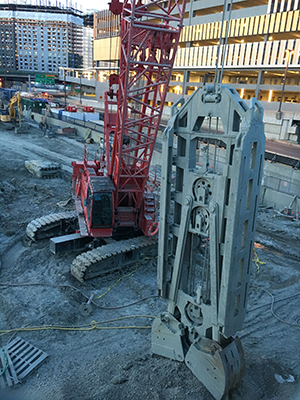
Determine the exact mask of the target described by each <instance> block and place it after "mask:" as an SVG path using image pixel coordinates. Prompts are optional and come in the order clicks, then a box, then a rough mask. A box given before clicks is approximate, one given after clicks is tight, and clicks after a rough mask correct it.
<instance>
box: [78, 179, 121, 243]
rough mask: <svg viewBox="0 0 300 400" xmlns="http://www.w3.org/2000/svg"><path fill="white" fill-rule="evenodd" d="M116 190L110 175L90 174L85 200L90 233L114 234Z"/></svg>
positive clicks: (85, 212) (96, 235)
mask: <svg viewBox="0 0 300 400" xmlns="http://www.w3.org/2000/svg"><path fill="white" fill-rule="evenodd" d="M114 190H115V187H114V185H113V183H112V181H111V180H110V179H109V178H108V177H104V176H90V179H89V182H88V186H87V192H86V197H85V198H84V200H83V211H84V214H85V216H86V222H87V224H86V225H87V230H88V233H89V234H90V235H91V236H93V237H105V236H108V235H111V234H112V227H113V222H114V218H113V216H114V213H113V210H114V204H113V203H114V201H113V198H114V196H113V191H114Z"/></svg>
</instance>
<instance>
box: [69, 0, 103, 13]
mask: <svg viewBox="0 0 300 400" xmlns="http://www.w3.org/2000/svg"><path fill="white" fill-rule="evenodd" d="M73 1H76V0H73ZM110 1H111V0H85V1H82V2H81V4H82V10H85V9H86V10H88V9H95V10H98V11H101V10H107V9H108V2H110ZM78 4H80V0H79V2H78Z"/></svg>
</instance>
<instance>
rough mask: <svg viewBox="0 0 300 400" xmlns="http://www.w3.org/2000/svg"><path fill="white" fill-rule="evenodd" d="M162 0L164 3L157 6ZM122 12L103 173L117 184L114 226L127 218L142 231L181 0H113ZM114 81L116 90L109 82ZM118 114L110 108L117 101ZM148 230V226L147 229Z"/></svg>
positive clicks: (150, 208)
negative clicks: (108, 146) (110, 145)
mask: <svg viewBox="0 0 300 400" xmlns="http://www.w3.org/2000/svg"><path fill="white" fill-rule="evenodd" d="M163 4H164V7H162V5H163ZM110 10H111V11H112V12H114V13H116V14H118V13H120V11H122V16H121V34H120V36H121V54H120V73H119V76H116V75H113V76H111V79H110V90H109V92H108V93H106V96H105V99H106V113H105V127H106V130H105V134H106V143H109V135H110V133H112V131H113V130H114V142H113V151H112V154H111V156H110V154H109V152H108V151H107V152H106V155H107V175H108V176H110V177H111V179H112V180H113V182H114V186H115V188H116V190H115V192H114V197H115V209H116V210H117V215H118V217H117V219H118V224H119V226H128V224H130V221H131V222H132V223H133V222H134V226H135V227H136V228H140V229H142V231H143V233H144V234H145V235H149V234H150V233H151V226H153V223H154V222H155V219H156V210H155V206H154V204H153V201H154V199H153V194H152V193H151V190H150V188H149V187H148V185H147V181H148V176H149V168H150V163H151V158H152V154H153V151H154V146H155V141H156V136H157V132H158V129H159V124H160V120H161V116H162V111H163V107H164V103H165V98H166V94H167V89H168V85H169V81H170V78H171V72H172V68H173V64H174V59H175V55H176V49H177V47H178V42H179V36H180V32H181V28H182V22H183V16H184V10H185V0H184V1H182V0H181V1H178V0H175V1H174V0H169V1H168V2H164V3H162V2H161V1H149V2H147V3H146V4H143V3H142V2H141V1H137V0H126V1H125V2H124V4H123V7H122V5H121V4H120V3H119V1H112V3H111V4H110ZM116 83H118V90H117V91H114V90H113V85H115V84H116ZM116 101H117V113H116V114H114V113H113V112H111V111H109V105H110V104H113V103H114V104H116ZM149 230H150V231H149Z"/></svg>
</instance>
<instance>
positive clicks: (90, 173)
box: [27, 0, 186, 281]
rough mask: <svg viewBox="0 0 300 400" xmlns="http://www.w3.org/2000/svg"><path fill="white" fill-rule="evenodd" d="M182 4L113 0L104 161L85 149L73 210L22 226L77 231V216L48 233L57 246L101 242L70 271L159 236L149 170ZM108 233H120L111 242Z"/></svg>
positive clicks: (100, 263) (108, 265) (101, 267)
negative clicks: (113, 57)
mask: <svg viewBox="0 0 300 400" xmlns="http://www.w3.org/2000/svg"><path fill="white" fill-rule="evenodd" d="M185 3H186V1H185V0H183V1H182V0H175V1H174V0H169V1H167V2H164V3H162V2H160V1H152V0H151V1H141V0H125V2H124V3H123V4H122V3H120V2H119V1H118V0H113V1H112V2H111V4H110V10H111V11H112V12H113V13H115V14H121V33H120V36H121V40H120V42H121V56H120V72H119V75H115V74H114V75H112V76H111V77H110V79H109V91H108V92H107V93H106V94H105V101H106V104H105V120H104V138H105V147H106V154H105V160H96V159H95V160H94V161H88V157H87V152H85V156H84V160H83V161H76V162H73V163H72V165H73V174H72V182H73V184H72V190H73V196H74V199H75V203H76V209H77V215H75V214H74V213H69V214H67V215H64V214H54V215H52V216H48V217H42V218H40V219H39V220H35V221H33V222H32V223H30V224H29V225H28V227H27V234H28V236H29V237H31V238H32V239H33V240H36V239H38V238H39V237H45V236H53V235H55V234H57V233H58V231H66V230H67V231H68V230H69V232H74V230H75V229H76V227H75V225H76V221H77V216H78V222H79V229H80V233H73V234H72V235H71V236H70V235H65V236H62V237H58V238H53V239H52V241H51V244H50V248H52V250H53V251H54V252H58V251H59V250H61V249H63V250H65V249H69V248H70V247H76V246H77V247H80V245H81V244H82V242H83V241H91V240H93V245H94V244H95V246H98V245H102V246H100V247H96V248H94V249H92V250H90V251H88V252H85V253H82V254H80V255H79V256H77V257H76V259H75V260H74V261H73V264H72V266H71V273H72V274H73V275H74V276H75V277H76V278H77V279H79V280H80V281H83V280H84V279H89V278H92V277H94V276H97V275H101V274H103V273H106V272H109V271H113V270H115V269H118V268H121V267H124V266H126V265H128V264H132V263H133V262H134V260H135V259H139V257H140V252H142V251H145V249H147V248H149V247H152V246H153V245H155V244H156V243H157V240H156V239H154V238H152V236H153V235H154V234H155V233H156V232H157V230H158V223H157V209H156V201H155V196H154V193H153V191H152V187H151V183H149V170H150V163H151V158H152V154H153V151H154V145H155V141H156V136H157V132H158V128H159V123H160V119H161V115H162V110H163V106H164V102H165V98H166V93H167V88H168V84H169V81H170V78H171V72H172V67H173V64H174V60H175V55H176V50H177V46H178V42H179V36H180V32H181V28H182V22H183V16H184V10H185ZM163 6H164V7H163ZM113 107H115V108H116V110H117V112H113V111H112V110H113ZM111 136H113V150H112V152H111V154H110V139H111ZM103 161H105V163H104V162H103ZM104 164H105V165H104ZM107 238H109V240H107ZM110 238H112V239H123V240H121V241H119V242H117V243H116V242H114V241H112V240H111V239H110ZM128 238H129V239H128ZM108 242H109V243H108ZM70 243H71V244H70ZM78 243H80V245H78Z"/></svg>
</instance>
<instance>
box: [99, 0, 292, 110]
mask: <svg viewBox="0 0 300 400" xmlns="http://www.w3.org/2000/svg"><path fill="white" fill-rule="evenodd" d="M223 9H224V2H223V1H222V0H212V1H210V2H209V3H207V2H206V1H204V0H197V1H195V0H191V1H189V2H188V3H187V6H186V13H185V19H184V28H183V31H182V34H181V39H180V48H179V49H178V52H177V56H176V60H175V66H174V69H173V74H172V81H171V82H170V86H169V93H168V96H167V103H166V105H169V106H170V105H172V104H173V103H174V102H175V101H176V100H178V98H179V97H181V96H183V95H189V94H192V93H193V92H194V90H196V89H197V88H198V87H202V85H203V84H204V83H205V82H214V79H215V74H216V64H217V65H218V71H219V72H220V71H221V70H222V72H223V79H222V83H227V84H229V85H230V86H231V87H233V88H235V89H237V90H238V92H239V93H240V96H241V97H242V98H244V99H246V100H247V99H250V98H251V97H253V96H256V97H257V98H258V99H259V100H262V101H267V102H268V101H269V102H272V101H276V102H278V101H280V98H281V92H282V87H283V81H284V77H285V73H286V79H285V90H284V96H283V101H284V102H290V103H298V102H299V103H300V95H299V87H300V76H299V66H300V65H299V63H300V57H299V56H300V36H299V34H300V19H299V9H300V1H299V0H282V1H280V0H253V1H249V0H242V1H237V0H234V1H233V2H232V3H231V2H230V1H228V2H227V8H226V10H225V12H223ZM221 32H222V34H221ZM118 34H119V25H118V17H116V16H114V15H112V14H111V13H110V12H109V11H101V12H99V13H95V14H94V64H95V66H96V67H98V68H97V69H98V81H100V82H104V81H105V79H106V76H107V75H108V74H109V71H110V70H112V69H114V68H116V67H117V62H118V57H119V51H118V49H119V44H118V37H117V36H118ZM217 61H218V63H217Z"/></svg>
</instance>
